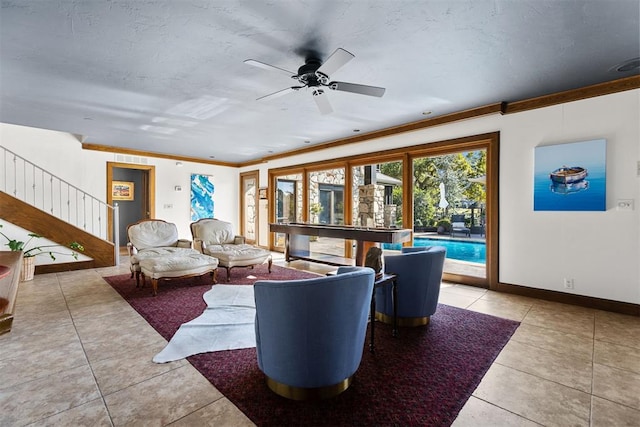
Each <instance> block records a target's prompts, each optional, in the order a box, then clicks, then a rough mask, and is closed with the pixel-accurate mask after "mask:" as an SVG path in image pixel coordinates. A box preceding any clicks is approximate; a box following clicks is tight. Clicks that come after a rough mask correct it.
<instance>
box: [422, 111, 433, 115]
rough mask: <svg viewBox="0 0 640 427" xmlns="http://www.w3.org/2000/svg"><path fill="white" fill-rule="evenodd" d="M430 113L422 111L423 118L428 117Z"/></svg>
mask: <svg viewBox="0 0 640 427" xmlns="http://www.w3.org/2000/svg"><path fill="white" fill-rule="evenodd" d="M431 113H432V112H431V111H423V112H422V115H423V116H428V115H429V114H431Z"/></svg>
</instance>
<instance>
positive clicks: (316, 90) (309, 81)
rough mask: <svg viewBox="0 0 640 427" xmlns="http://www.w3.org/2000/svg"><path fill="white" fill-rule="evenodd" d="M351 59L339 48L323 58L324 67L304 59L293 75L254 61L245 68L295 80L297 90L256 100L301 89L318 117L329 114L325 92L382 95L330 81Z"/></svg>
mask: <svg viewBox="0 0 640 427" xmlns="http://www.w3.org/2000/svg"><path fill="white" fill-rule="evenodd" d="M353 58H355V56H354V55H353V54H352V53H350V52H347V51H346V50H344V49H342V48H338V49H336V51H335V52H333V53H332V54H331V56H329V57H328V58H327V60H326V61H324V63H323V62H322V61H321V60H320V59H318V58H317V57H316V56H315V55H312V56H308V57H307V59H306V61H305V63H304V65H303V66H301V67H300V68H298V72H297V73H294V72H292V71H289V70H285V69H284V68H280V67H276V66H274V65H269V64H265V63H264V62H260V61H256V60H255V59H247V60H246V61H244V63H245V64H249V65H253V66H254V67H258V68H263V69H266V70H275V71H280V72H284V73H287V74H288V75H289V76H290V77H291V78H292V79H295V80H297V81H298V82H299V83H300V84H301V86H291V87H288V88H286V89H282V90H279V91H277V92H274V93H271V94H269V95H265V96H262V97H260V98H258V99H257V100H258V101H260V100H266V99H272V98H277V97H279V96H282V95H286V94H287V93H291V92H295V91H298V90H300V89H303V88H309V89H311V93H312V94H313V99H314V101H315V102H316V105H317V106H318V109H319V110H320V113H322V114H328V113H330V112H332V111H333V109H332V108H331V104H330V103H329V99H328V98H327V94H326V93H325V88H328V89H331V90H338V91H343V92H351V93H359V94H361V95H368V96H377V97H381V96H382V95H384V91H385V88H383V87H377V86H367V85H362V84H357V83H347V82H338V81H331V80H330V78H329V76H330V75H331V74H333V73H334V72H335V71H337V70H338V69H339V68H341V67H342V66H343V65H345V64H346V63H347V62H349V61H351V60H352V59H353Z"/></svg>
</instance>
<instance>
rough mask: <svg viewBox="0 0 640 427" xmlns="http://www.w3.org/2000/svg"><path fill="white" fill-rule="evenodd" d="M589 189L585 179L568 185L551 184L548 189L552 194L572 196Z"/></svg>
mask: <svg viewBox="0 0 640 427" xmlns="http://www.w3.org/2000/svg"><path fill="white" fill-rule="evenodd" d="M588 188H589V181H587V180H586V179H583V180H580V181H578V182H573V183H569V184H560V183H558V182H552V183H551V185H550V187H549V189H550V190H551V192H552V193H556V194H573V193H578V192H580V191H584V190H587V189H588Z"/></svg>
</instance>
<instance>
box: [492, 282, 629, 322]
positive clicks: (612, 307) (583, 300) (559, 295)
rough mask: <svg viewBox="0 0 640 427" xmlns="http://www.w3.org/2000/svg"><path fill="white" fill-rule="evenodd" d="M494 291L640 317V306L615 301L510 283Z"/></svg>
mask: <svg viewBox="0 0 640 427" xmlns="http://www.w3.org/2000/svg"><path fill="white" fill-rule="evenodd" d="M492 290H494V291H498V292H505V293H509V294H515V295H521V296H525V297H531V298H538V299H543V300H546V301H552V302H559V303H563V304H572V305H577V306H580V307H588V308H594V309H597V310H604V311H612V312H614V313H621V314H627V315H630V316H638V317H640V304H632V303H628V302H622V301H613V300H608V299H604V298H596V297H589V296H584V295H574V294H568V293H565V292H559V291H550V290H547V289H536V288H529V287H527V286H521V285H512V284H508V283H498V284H497V286H496V287H495V288H492Z"/></svg>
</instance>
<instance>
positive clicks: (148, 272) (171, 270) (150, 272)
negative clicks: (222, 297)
mask: <svg viewBox="0 0 640 427" xmlns="http://www.w3.org/2000/svg"><path fill="white" fill-rule="evenodd" d="M217 268H218V260H217V259H216V258H213V257H211V256H208V255H202V254H200V253H195V254H194V253H192V254H179V253H178V254H174V255H164V256H158V257H149V258H143V259H141V260H140V270H141V272H142V279H143V282H144V281H146V279H145V278H146V277H149V278H151V285H152V287H153V295H157V293H158V280H160V279H175V278H183V277H190V276H202V275H203V274H205V273H211V277H212V281H213V284H215V283H216V272H217V270H216V269H217Z"/></svg>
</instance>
